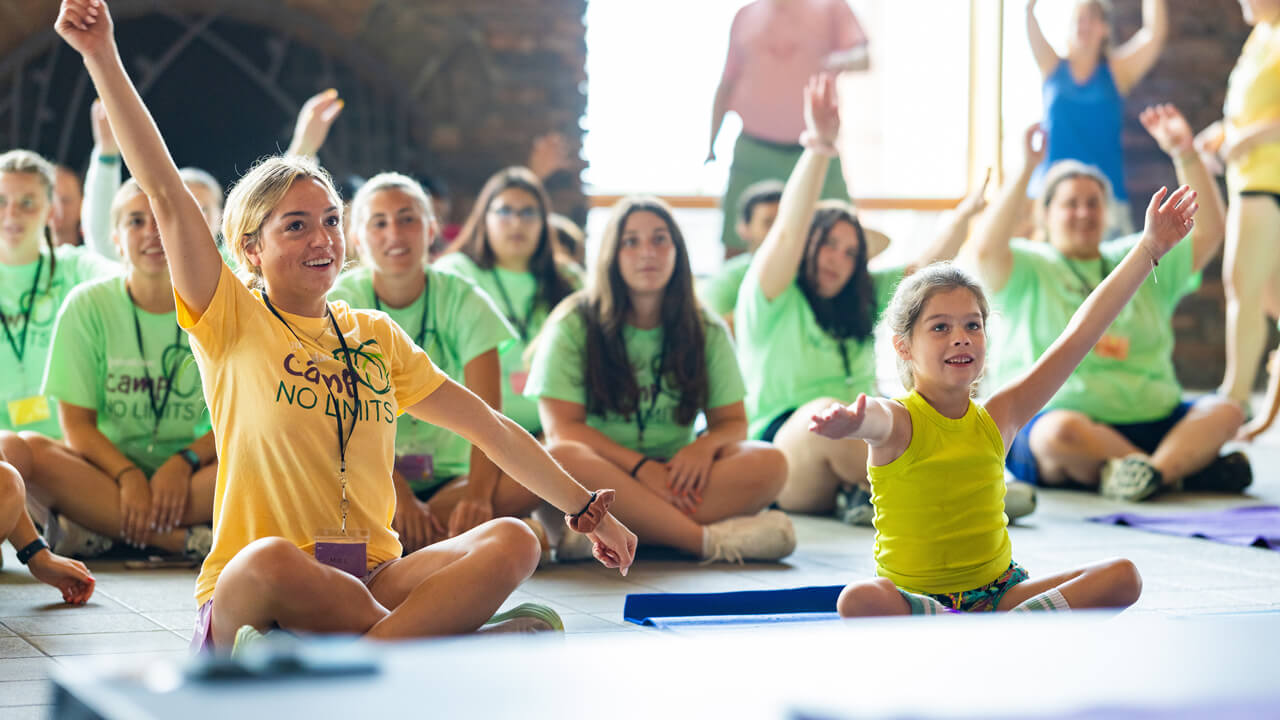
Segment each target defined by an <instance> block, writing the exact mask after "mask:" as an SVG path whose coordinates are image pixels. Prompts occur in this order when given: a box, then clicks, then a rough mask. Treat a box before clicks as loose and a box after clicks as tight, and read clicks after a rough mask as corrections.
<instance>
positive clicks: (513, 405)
mask: <svg viewBox="0 0 1280 720" xmlns="http://www.w3.org/2000/svg"><path fill="white" fill-rule="evenodd" d="M432 267H433V268H435V269H436V270H442V271H444V272H451V273H453V274H455V275H461V276H462V277H464V278H467V279H468V280H471V281H472V282H474V283H475V284H476V285H478V286H479V287H480V289H481V290H483V291H484V292H485V294H486V295H488V296H489V298H490V299H491V300H492V301H493V304H494V306H496V307H497V308H498V310H499V311H500V312H501V313H502V316H503V317H505V318H506V319H507V321H508V322H509V323H510V324H511V326H512V327H513V328H515V331H516V334H517V337H516V341H515V342H513V343H510V344H509V345H507V346H506V347H504V348H502V350H501V352H500V353H499V360H501V362H502V412H503V414H505V415H506V416H507V417H509V418H511V419H512V420H515V421H516V422H517V423H519V424H520V427H522V428H524V429H525V430H528V431H529V432H531V433H537V432H541V431H542V421H541V420H540V419H539V418H538V404H537V402H535V401H534V400H533V399H531V398H529V397H526V396H525V395H524V392H523V391H524V388H525V384H526V381H527V378H528V377H529V366H528V365H527V364H525V359H524V351H525V348H526V347H527V346H528V344H529V341H530V340H532V339H533V338H534V337H535V336H536V335H537V334H538V331H540V330H541V329H542V325H543V323H545V322H546V321H547V315H548V314H549V313H550V312H551V308H549V307H546V306H545V305H542V304H537V303H536V301H537V297H536V295H537V292H538V281H537V280H536V279H535V278H534V276H533V273H531V272H522V273H518V272H511V271H510V270H504V269H503V268H500V267H496V266H495V267H494V268H492V269H490V270H485V269H484V268H482V267H480V266H479V265H476V263H475V261H473V260H472V259H471V258H469V257H467V256H466V255H464V254H462V253H460V252H454V253H449V254H447V255H445V256H444V257H442V258H440V259H438V260H436V261H435V263H433V264H432ZM560 271H561V272H562V273H565V276H566V277H568V278H569V281H570V285H571V286H573V287H575V288H576V287H579V286H581V282H580V278H578V277H576V276H575V275H573V274H572V273H571V272H568V271H566V270H565V269H564V268H563V267H562V268H561V270H560Z"/></svg>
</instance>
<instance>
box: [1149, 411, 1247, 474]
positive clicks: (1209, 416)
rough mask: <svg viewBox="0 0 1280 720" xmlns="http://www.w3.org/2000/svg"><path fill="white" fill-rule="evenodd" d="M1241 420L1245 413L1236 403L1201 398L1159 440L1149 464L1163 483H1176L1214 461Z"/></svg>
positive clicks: (1238, 426)
mask: <svg viewBox="0 0 1280 720" xmlns="http://www.w3.org/2000/svg"><path fill="white" fill-rule="evenodd" d="M1243 423H1244V412H1243V411H1242V410H1241V409H1240V407H1239V406H1237V405H1236V404H1235V403H1233V402H1231V401H1229V400H1224V399H1222V398H1219V397H1214V396H1209V397H1203V398H1200V399H1199V400H1197V401H1196V403H1195V404H1194V405H1192V406H1191V409H1190V410H1189V411H1188V412H1187V415H1186V417H1184V418H1182V419H1181V420H1179V421H1178V423H1177V424H1176V425H1174V426H1173V428H1172V429H1171V430H1169V434H1167V435H1165V436H1164V439H1163V440H1161V441H1160V445H1159V446H1158V447H1156V451H1155V452H1154V453H1153V454H1152V455H1151V464H1152V465H1155V466H1156V469H1158V470H1159V471H1160V474H1161V475H1162V476H1163V477H1164V483H1165V485H1176V484H1177V483H1178V481H1179V480H1181V479H1182V478H1184V477H1186V476H1187V475H1190V474H1192V473H1194V472H1197V471H1199V470H1203V469H1204V468H1205V466H1207V465H1208V464H1209V463H1211V462H1213V460H1214V458H1216V457H1218V453H1219V452H1221V450H1222V446H1223V445H1225V444H1226V443H1227V441H1228V440H1230V439H1231V438H1233V437H1235V434H1236V431H1237V430H1239V429H1240V425H1241V424H1243Z"/></svg>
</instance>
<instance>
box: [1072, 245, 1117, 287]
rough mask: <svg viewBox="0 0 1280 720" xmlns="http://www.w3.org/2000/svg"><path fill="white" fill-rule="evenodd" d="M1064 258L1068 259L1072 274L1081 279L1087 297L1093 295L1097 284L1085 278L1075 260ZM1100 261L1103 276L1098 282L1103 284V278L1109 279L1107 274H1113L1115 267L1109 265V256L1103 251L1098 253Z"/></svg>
mask: <svg viewBox="0 0 1280 720" xmlns="http://www.w3.org/2000/svg"><path fill="white" fill-rule="evenodd" d="M1063 260H1066V262H1067V269H1068V270H1070V271H1071V274H1072V275H1075V276H1076V279H1077V280H1079V281H1080V285H1081V286H1083V287H1084V296H1085V297H1086V298H1087V297H1089V296H1090V295H1092V294H1093V290H1094V288H1096V287H1097V285H1094V284H1092V283H1090V282H1089V281H1088V280H1086V279H1085V277H1084V273H1082V272H1080V269H1079V268H1077V267H1076V264H1075V261H1074V260H1072V259H1071V258H1069V257H1065V256H1064V257H1063ZM1098 263H1099V264H1100V265H1101V266H1102V277H1101V278H1100V279H1099V280H1098V283H1099V284H1101V283H1102V281H1103V280H1106V279H1107V276H1108V275H1110V274H1111V271H1112V270H1113V269H1114V268H1109V267H1107V258H1106V257H1105V256H1104V255H1102V254H1101V253H1099V255H1098Z"/></svg>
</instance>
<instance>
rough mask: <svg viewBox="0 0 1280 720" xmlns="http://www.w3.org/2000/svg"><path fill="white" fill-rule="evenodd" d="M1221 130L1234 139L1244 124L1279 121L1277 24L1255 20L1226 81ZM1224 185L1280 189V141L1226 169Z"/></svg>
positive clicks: (1279, 42)
mask: <svg viewBox="0 0 1280 720" xmlns="http://www.w3.org/2000/svg"><path fill="white" fill-rule="evenodd" d="M1222 115H1223V118H1224V119H1225V122H1224V123H1223V126H1224V130H1225V132H1226V135H1227V139H1228V140H1234V139H1235V138H1236V137H1237V136H1239V134H1240V133H1241V131H1243V130H1244V129H1245V128H1246V127H1247V126H1249V125H1254V124H1257V123H1264V122H1270V121H1273V120H1280V23H1271V24H1270V25H1268V24H1265V23H1258V25H1257V27H1255V28H1254V29H1253V32H1252V33H1250V34H1249V39H1248V40H1246V41H1245V43H1244V49H1243V50H1241V51H1240V59H1239V60H1238V61H1237V62H1236V66H1235V68H1234V69H1232V71H1231V77H1230V78H1229V79H1228V80H1227V99H1226V102H1225V103H1224V104H1223V108H1222ZM1227 187H1228V189H1230V191H1231V192H1232V193H1238V192H1240V191H1243V190H1255V191H1265V192H1280V142H1269V143H1265V144H1263V145H1259V146H1258V147H1256V148H1254V149H1253V150H1252V151H1251V152H1249V153H1248V154H1247V155H1245V156H1244V157H1242V158H1240V159H1239V160H1238V161H1237V162H1234V163H1232V164H1231V166H1230V167H1228V168H1227Z"/></svg>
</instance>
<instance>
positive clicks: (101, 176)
mask: <svg viewBox="0 0 1280 720" xmlns="http://www.w3.org/2000/svg"><path fill="white" fill-rule="evenodd" d="M89 116H90V127H92V128H93V152H92V153H90V156H89V171H88V172H86V173H85V176H84V204H83V205H81V206H80V227H82V228H84V236H85V244H86V245H88V246H89V247H90V248H93V251H94V252H96V253H98V254H99V255H101V256H103V257H105V258H108V259H110V260H119V259H120V253H119V252H117V251H116V248H115V245H114V244H112V242H111V203H112V202H114V201H115V197H116V191H117V190H119V189H120V148H119V147H117V146H116V136H115V135H114V134H112V132H111V123H110V122H108V121H107V109H106V108H104V107H103V106H102V101H101V100H94V101H93V105H92V106H91V107H90V108H89Z"/></svg>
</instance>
